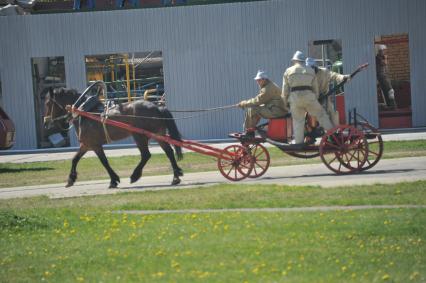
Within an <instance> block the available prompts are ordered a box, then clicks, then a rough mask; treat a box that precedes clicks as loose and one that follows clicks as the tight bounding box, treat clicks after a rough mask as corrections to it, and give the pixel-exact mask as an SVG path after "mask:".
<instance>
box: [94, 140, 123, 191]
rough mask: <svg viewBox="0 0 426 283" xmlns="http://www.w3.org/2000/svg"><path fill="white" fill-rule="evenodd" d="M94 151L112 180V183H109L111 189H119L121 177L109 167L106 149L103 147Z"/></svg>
mask: <svg viewBox="0 0 426 283" xmlns="http://www.w3.org/2000/svg"><path fill="white" fill-rule="evenodd" d="M93 151H94V152H95V153H96V155H97V156H98V158H99V160H100V161H101V163H102V165H103V166H104V167H105V169H106V170H107V172H108V174H109V177H110V178H111V182H110V183H109V188H110V189H111V188H117V186H118V183H120V177H118V175H117V174H116V173H115V172H114V170H112V168H111V166H110V165H109V162H108V159H107V157H106V155H105V152H104V149H103V148H102V146H101V147H99V148H96V149H94V150H93Z"/></svg>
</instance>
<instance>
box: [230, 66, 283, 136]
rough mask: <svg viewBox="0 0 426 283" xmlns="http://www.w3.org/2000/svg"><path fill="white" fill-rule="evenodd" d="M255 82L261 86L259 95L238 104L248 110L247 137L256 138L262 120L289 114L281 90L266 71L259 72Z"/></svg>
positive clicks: (246, 116) (245, 127)
mask: <svg viewBox="0 0 426 283" xmlns="http://www.w3.org/2000/svg"><path fill="white" fill-rule="evenodd" d="M254 80H255V81H256V83H257V84H258V85H259V88H260V91H259V94H258V95H257V96H256V97H253V98H251V99H248V100H243V101H241V102H240V103H238V106H239V107H241V108H244V109H246V110H247V111H246V115H245V119H244V130H245V136H247V137H254V135H255V129H254V128H255V127H256V125H257V123H258V122H259V120H260V118H266V119H269V118H277V117H282V116H284V115H285V114H287V113H288V109H287V107H286V106H285V104H284V101H283V99H282V98H281V89H280V88H279V87H278V86H277V85H276V84H275V83H274V82H273V81H271V80H270V79H269V78H268V75H267V74H266V73H265V71H262V70H259V71H258V72H257V75H256V77H255V78H254Z"/></svg>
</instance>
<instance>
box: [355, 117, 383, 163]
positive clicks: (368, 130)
mask: <svg viewBox="0 0 426 283" xmlns="http://www.w3.org/2000/svg"><path fill="white" fill-rule="evenodd" d="M357 128H358V129H359V130H360V131H362V132H363V133H364V135H365V137H366V139H367V142H368V157H367V160H366V162H365V164H364V166H363V167H362V168H361V170H368V169H370V168H372V167H374V166H375V165H376V164H377V163H378V162H379V161H380V159H381V158H382V155H383V149H384V146H383V139H382V135H381V134H380V133H378V130H377V128H375V127H373V126H371V125H370V124H368V123H365V122H359V123H358V125H357Z"/></svg>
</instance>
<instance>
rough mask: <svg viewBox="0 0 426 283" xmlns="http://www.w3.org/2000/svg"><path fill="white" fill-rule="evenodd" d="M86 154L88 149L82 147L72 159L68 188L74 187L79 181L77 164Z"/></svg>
mask: <svg viewBox="0 0 426 283" xmlns="http://www.w3.org/2000/svg"><path fill="white" fill-rule="evenodd" d="M86 152H87V149H86V148H83V147H80V148H79V149H78V151H77V153H76V154H75V155H74V157H73V159H72V165H71V172H70V175H69V177H68V183H67V184H66V185H65V187H66V188H68V187H71V186H72V185H74V183H75V180H77V164H78V162H79V161H80V159H81V158H82V157H83V155H84V154H85V153H86Z"/></svg>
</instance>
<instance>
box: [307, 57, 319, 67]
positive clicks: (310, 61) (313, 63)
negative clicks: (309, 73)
mask: <svg viewBox="0 0 426 283" xmlns="http://www.w3.org/2000/svg"><path fill="white" fill-rule="evenodd" d="M305 63H306V66H308V67H314V66H316V65H317V62H316V61H315V59H314V58H312V57H308V58H306V60H305Z"/></svg>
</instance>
